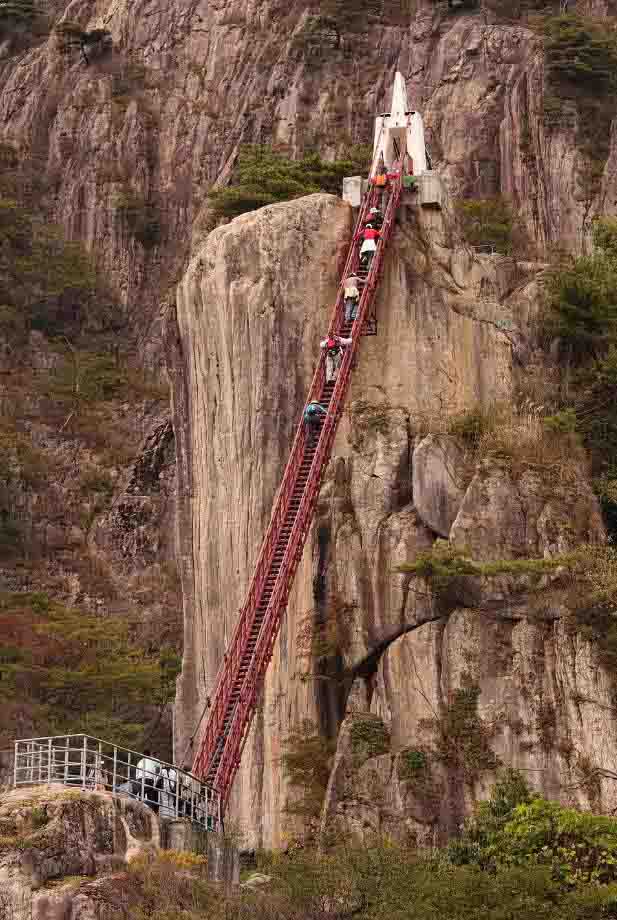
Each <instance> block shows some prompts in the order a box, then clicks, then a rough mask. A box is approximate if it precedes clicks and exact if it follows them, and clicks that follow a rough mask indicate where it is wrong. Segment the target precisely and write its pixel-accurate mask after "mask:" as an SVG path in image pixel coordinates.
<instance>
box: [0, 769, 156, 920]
mask: <svg viewBox="0 0 617 920" xmlns="http://www.w3.org/2000/svg"><path fill="white" fill-rule="evenodd" d="M0 826H1V827H2V831H3V833H2V835H1V836H2V845H1V847H0V892H1V893H2V896H3V898H4V903H3V902H1V901H0V904H2V906H4V907H5V908H6V909H7V916H10V917H12V918H14V920H33V918H34V920H56V918H58V920H60V918H62V920H63V918H64V917H66V916H67V911H68V910H69V908H70V907H71V905H72V895H73V894H75V893H76V892H75V890H74V888H70V889H69V890H67V889H66V888H64V889H63V888H62V887H61V888H59V889H58V891H57V892H53V893H51V892H50V891H49V890H48V889H47V883H48V882H50V881H53V880H60V881H62V879H63V878H64V877H66V876H80V875H83V876H89V875H94V874H96V873H97V872H101V871H105V870H107V871H109V869H118V868H120V867H121V866H123V865H126V863H127V862H129V861H130V860H131V859H134V858H135V857H137V856H141V855H145V854H147V853H152V852H154V851H155V850H156V849H158V846H159V830H158V822H157V820H156V818H155V816H154V814H153V812H152V811H151V810H150V809H149V808H147V807H146V806H145V805H143V804H142V803H141V802H136V801H134V800H133V799H129V798H125V797H123V796H114V795H111V794H109V793H105V792H87V791H83V790H79V791H73V790H69V789H63V788H61V787H60V788H59V787H58V786H37V787H29V788H27V789H24V788H20V789H17V790H14V791H12V792H8V793H6V794H4V795H3V796H2V799H1V800H0ZM11 841H14V843H13V844H12V843H11ZM82 900H83V898H82ZM82 907H84V910H85V906H84V905H82ZM70 916H73V915H72V914H71V915H70ZM79 916H83V917H84V920H85V916H86V915H85V914H84V913H83V911H82V914H80V915H79ZM95 916H96V915H95Z"/></svg>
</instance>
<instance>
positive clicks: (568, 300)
mask: <svg viewBox="0 0 617 920" xmlns="http://www.w3.org/2000/svg"><path fill="white" fill-rule="evenodd" d="M546 293H547V298H548V306H549V315H548V317H547V321H546V324H545V326H546V330H547V332H548V334H549V335H551V336H553V337H557V338H559V340H560V343H561V348H562V351H563V352H565V353H566V354H567V355H568V356H569V357H570V358H571V359H573V360H574V361H576V362H577V363H579V364H580V363H581V362H582V361H583V360H585V359H587V358H590V357H598V356H600V355H602V354H603V353H605V352H606V351H607V350H608V348H609V347H610V344H611V342H612V341H614V340H615V337H616V336H617V265H616V264H615V263H614V262H613V260H612V259H609V258H607V257H606V256H605V255H604V254H603V253H598V254H596V255H593V256H582V257H581V258H579V259H576V260H575V261H574V262H573V263H572V264H571V265H569V266H566V267H563V268H558V269H556V270H554V271H552V272H550V273H549V275H548V277H547V284H546Z"/></svg>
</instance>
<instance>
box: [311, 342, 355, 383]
mask: <svg viewBox="0 0 617 920" xmlns="http://www.w3.org/2000/svg"><path fill="white" fill-rule="evenodd" d="M351 341H352V340H351V339H343V338H341V336H340V335H333V336H329V337H328V338H327V339H324V340H323V342H320V343H319V346H320V348H321V349H324V348H325V349H326V383H331V382H332V381H333V380H336V378H337V377H338V371H339V367H340V366H341V361H342V360H343V350H344V348H345V347H346V346H347V345H351Z"/></svg>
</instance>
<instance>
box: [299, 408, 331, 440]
mask: <svg viewBox="0 0 617 920" xmlns="http://www.w3.org/2000/svg"><path fill="white" fill-rule="evenodd" d="M327 414H328V413H327V412H326V410H325V409H324V407H323V406H322V405H321V403H318V402H317V401H316V400H313V402H310V403H309V404H308V406H307V407H306V409H305V410H304V425H305V427H306V430H307V433H308V435H309V437H311V435H313V434H315V433H316V432H317V431H318V430H319V425H320V422H321V420H322V418H324V417H325V416H326V415H327Z"/></svg>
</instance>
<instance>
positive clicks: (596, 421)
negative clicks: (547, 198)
mask: <svg viewBox="0 0 617 920" xmlns="http://www.w3.org/2000/svg"><path fill="white" fill-rule="evenodd" d="M593 244H594V249H593V252H592V253H591V255H586V256H581V257H579V258H576V259H571V260H567V261H565V262H564V263H563V264H561V265H558V266H557V267H555V268H554V269H553V270H552V271H551V272H550V273H549V277H548V279H547V285H546V299H547V311H546V318H545V323H544V331H545V334H546V340H547V343H551V342H555V341H556V342H557V343H558V346H559V351H560V362H561V368H562V386H561V389H560V392H559V393H558V394H557V395H556V397H555V409H556V412H555V414H554V416H553V424H554V427H555V428H556V430H559V431H561V432H562V433H565V432H568V431H569V432H572V433H574V434H576V435H578V436H579V437H580V438H581V439H582V442H583V443H584V445H585V447H586V448H587V449H588V450H589V452H590V456H591V462H592V469H593V473H594V475H595V477H596V480H595V481H596V487H597V490H598V493H599V495H600V497H601V500H602V502H603V505H604V510H605V515H606V519H607V523H608V525H609V527H612V526H613V524H612V522H614V523H615V524H617V513H616V512H617V503H616V499H617V489H616V485H617V466H616V460H615V458H616V457H617V297H616V294H615V292H616V291H617V220H615V218H600V219H598V220H596V222H595V223H594V226H593Z"/></svg>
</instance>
